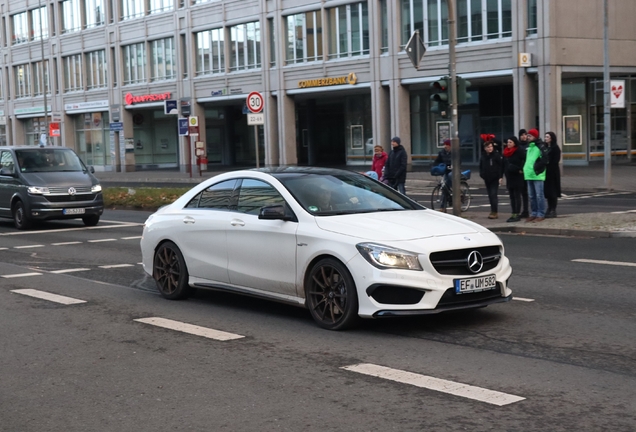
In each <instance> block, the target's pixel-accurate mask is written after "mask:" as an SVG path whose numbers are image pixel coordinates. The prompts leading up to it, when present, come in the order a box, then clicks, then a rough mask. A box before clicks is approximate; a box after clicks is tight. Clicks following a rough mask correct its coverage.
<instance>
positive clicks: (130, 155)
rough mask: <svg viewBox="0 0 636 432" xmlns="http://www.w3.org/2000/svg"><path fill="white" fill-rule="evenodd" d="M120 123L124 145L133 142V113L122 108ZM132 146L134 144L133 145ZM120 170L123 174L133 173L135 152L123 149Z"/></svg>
mask: <svg viewBox="0 0 636 432" xmlns="http://www.w3.org/2000/svg"><path fill="white" fill-rule="evenodd" d="M121 121H122V122H123V123H124V143H125V142H126V141H127V140H129V139H130V140H134V138H135V135H134V132H133V111H132V110H128V109H125V108H123V107H122V110H121ZM133 145H134V144H133ZM121 166H122V168H121V170H122V171H123V172H131V171H135V150H134V148H133V149H125V155H124V160H122V161H121Z"/></svg>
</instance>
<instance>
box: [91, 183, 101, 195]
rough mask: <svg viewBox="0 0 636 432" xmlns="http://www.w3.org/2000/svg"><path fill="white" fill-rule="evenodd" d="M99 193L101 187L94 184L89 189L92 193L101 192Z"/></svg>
mask: <svg viewBox="0 0 636 432" xmlns="http://www.w3.org/2000/svg"><path fill="white" fill-rule="evenodd" d="M101 191H102V185H98V184H96V185H93V186H92V187H91V192H93V193H97V192H101Z"/></svg>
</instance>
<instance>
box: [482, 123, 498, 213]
mask: <svg viewBox="0 0 636 432" xmlns="http://www.w3.org/2000/svg"><path fill="white" fill-rule="evenodd" d="M482 139H484V141H485V142H484V151H483V152H482V153H481V159H480V160H479V176H480V177H481V178H482V179H484V182H485V183H486V191H487V192H488V200H489V201H490V214H489V215H488V219H497V218H498V217H499V215H498V213H497V212H498V199H497V193H498V192H499V185H501V179H502V177H503V157H502V156H501V153H499V151H497V150H496V149H495V143H494V135H485V134H484V135H482ZM486 140H487V141H486Z"/></svg>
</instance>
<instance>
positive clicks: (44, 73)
mask: <svg viewBox="0 0 636 432" xmlns="http://www.w3.org/2000/svg"><path fill="white" fill-rule="evenodd" d="M33 69H34V75H35V77H34V78H35V79H34V82H33V88H34V90H35V92H34V96H41V95H42V93H43V92H42V84H43V81H42V79H43V78H44V86H45V88H46V93H47V94H51V85H50V81H49V61H48V60H47V61H46V62H44V63H43V62H37V63H33Z"/></svg>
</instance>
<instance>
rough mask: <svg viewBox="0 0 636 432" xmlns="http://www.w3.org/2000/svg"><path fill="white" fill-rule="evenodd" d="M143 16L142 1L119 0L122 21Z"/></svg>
mask: <svg viewBox="0 0 636 432" xmlns="http://www.w3.org/2000/svg"><path fill="white" fill-rule="evenodd" d="M143 16H144V1H143V0H121V19H122V21H125V20H130V19H135V18H141V17H143Z"/></svg>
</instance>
